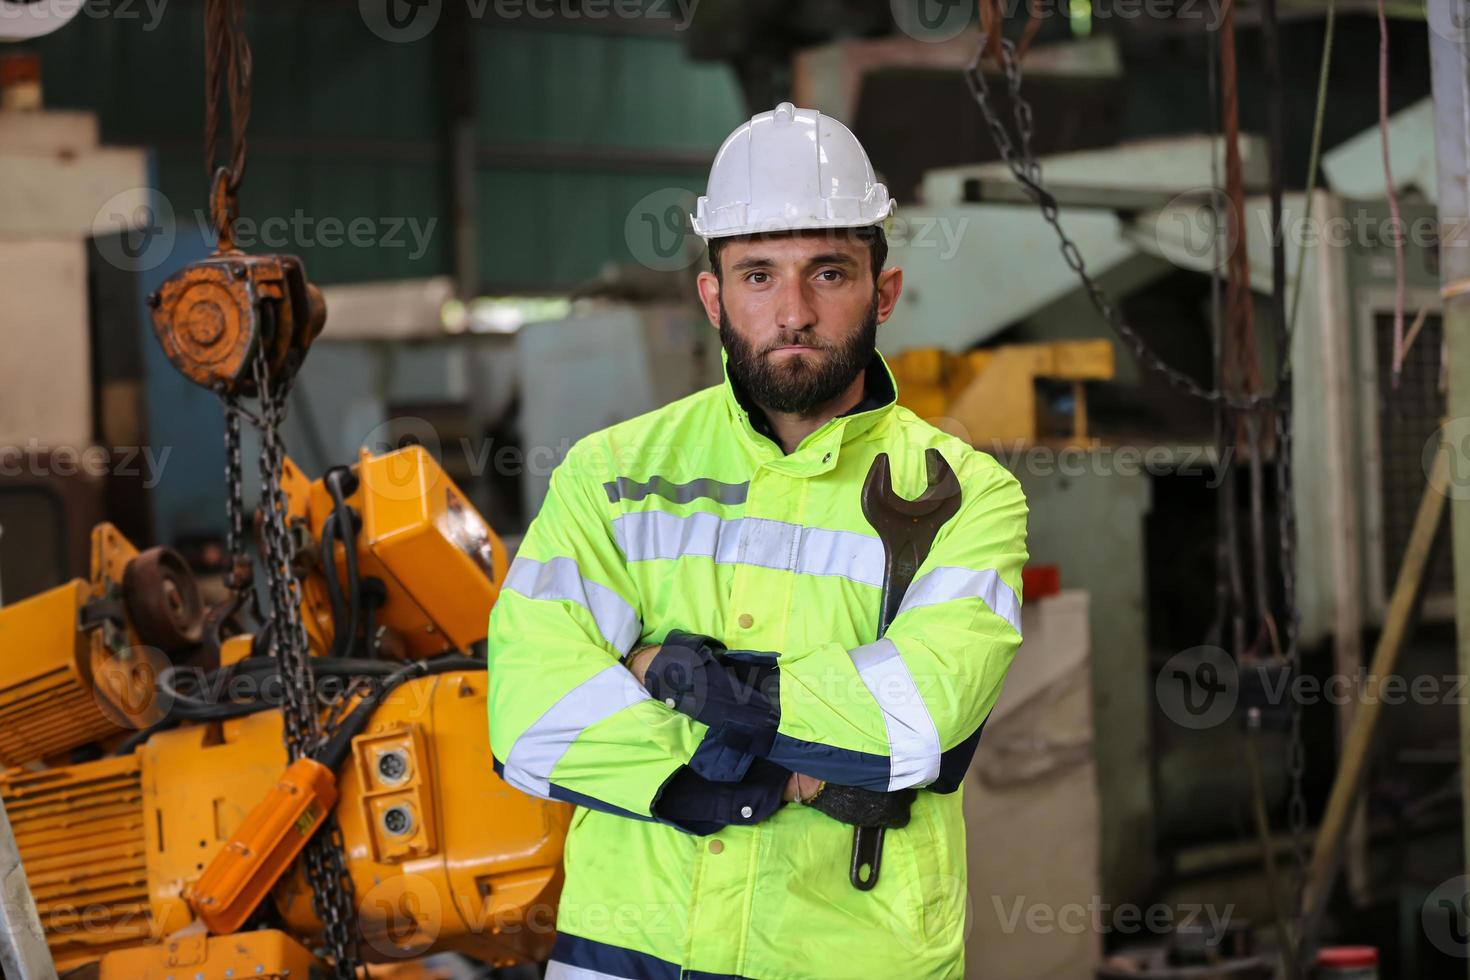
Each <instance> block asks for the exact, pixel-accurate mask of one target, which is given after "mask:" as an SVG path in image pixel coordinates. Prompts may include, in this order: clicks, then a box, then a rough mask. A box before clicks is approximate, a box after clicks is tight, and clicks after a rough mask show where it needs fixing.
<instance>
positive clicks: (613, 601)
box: [502, 557, 643, 653]
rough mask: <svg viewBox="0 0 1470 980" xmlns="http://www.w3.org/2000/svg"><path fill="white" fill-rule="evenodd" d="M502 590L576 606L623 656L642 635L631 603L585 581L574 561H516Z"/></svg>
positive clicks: (517, 559) (511, 566) (559, 559)
mask: <svg viewBox="0 0 1470 980" xmlns="http://www.w3.org/2000/svg"><path fill="white" fill-rule="evenodd" d="M502 588H506V589H509V590H510V591H512V592H518V593H520V594H521V595H523V596H525V597H526V598H527V599H547V600H565V601H567V602H575V603H576V604H577V605H579V606H581V607H582V608H583V609H586V610H587V611H588V612H590V613H591V614H592V618H593V619H594V620H596V621H597V631H598V632H599V633H601V634H602V638H603V639H604V640H606V641H607V642H608V643H609V644H611V645H612V646H613V647H614V648H616V649H617V650H618V652H620V653H627V652H628V651H629V650H631V649H633V644H634V643H635V642H637V640H638V634H639V633H641V632H642V631H643V627H642V625H641V624H640V623H639V621H638V613H637V612H635V611H634V610H633V607H632V606H630V605H629V604H628V601H627V600H626V599H624V598H623V597H622V596H620V595H618V594H617V593H616V592H614V591H613V590H612V589H610V588H608V587H607V586H605V585H601V584H599V583H597V582H593V581H591V580H589V579H585V578H583V577H582V569H581V568H579V567H578V565H577V562H576V560H575V559H572V558H565V557H563V558H553V559H551V560H550V561H544V562H542V561H536V560H534V559H531V558H525V557H517V558H516V560H515V561H513V562H511V563H510V571H509V572H508V573H507V574H506V576H505V585H504V586H502Z"/></svg>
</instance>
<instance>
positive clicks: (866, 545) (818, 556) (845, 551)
mask: <svg viewBox="0 0 1470 980" xmlns="http://www.w3.org/2000/svg"><path fill="white" fill-rule="evenodd" d="M612 523H613V534H614V536H615V537H616V538H617V542H618V545H619V546H620V547H621V548H622V549H623V554H624V555H625V556H627V559H628V561H655V560H660V559H661V560H666V561H672V560H674V559H676V558H689V557H699V558H713V559H714V560H715V562H716V563H717V564H721V565H736V564H739V565H755V566H758V567H760V568H774V569H777V570H780V571H786V572H796V573H798V574H801V575H835V576H838V577H840V578H845V579H850V580H851V581H854V582H860V583H862V584H863V585H871V586H873V587H875V588H876V587H879V586H881V585H882V584H883V543H882V542H881V541H879V540H878V539H877V537H875V536H873V535H870V534H858V533H856V532H854V531H833V530H829V529H827V528H821V527H802V526H800V525H798V524H788V523H786V522H785V521H772V520H768V519H766V518H763V517H743V518H742V517H736V518H731V519H728V520H722V519H721V518H719V517H718V516H716V515H714V514H707V513H703V512H701V513H698V514H687V515H679V514H668V513H665V512H663V511H643V512H641V513H636V514H623V515H621V516H619V517H615V518H613V522H612Z"/></svg>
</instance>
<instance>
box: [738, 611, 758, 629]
mask: <svg viewBox="0 0 1470 980" xmlns="http://www.w3.org/2000/svg"><path fill="white" fill-rule="evenodd" d="M736 622H737V623H739V624H740V628H741V629H743V630H748V629H750V628H751V627H752V626H754V625H755V617H754V616H752V615H751V614H750V613H741V614H740V618H739V619H737V620H736Z"/></svg>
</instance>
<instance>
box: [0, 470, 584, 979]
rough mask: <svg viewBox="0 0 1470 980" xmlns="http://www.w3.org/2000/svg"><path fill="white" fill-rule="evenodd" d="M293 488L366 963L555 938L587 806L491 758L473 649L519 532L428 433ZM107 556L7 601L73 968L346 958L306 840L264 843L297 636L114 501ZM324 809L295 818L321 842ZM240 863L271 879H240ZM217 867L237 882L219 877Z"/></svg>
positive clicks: (48, 881)
mask: <svg viewBox="0 0 1470 980" xmlns="http://www.w3.org/2000/svg"><path fill="white" fill-rule="evenodd" d="M281 486H282V488H283V489H284V491H285V493H286V500H287V503H288V511H289V515H290V517H289V521H288V524H289V527H290V529H291V531H292V534H293V537H294V539H295V541H296V547H295V549H294V551H295V555H294V559H295V565H296V570H297V574H298V576H299V579H300V583H301V592H300V596H301V606H300V607H301V612H302V621H303V626H304V627H305V631H306V634H307V637H308V645H309V652H310V654H311V657H310V661H311V663H312V665H313V676H314V678H315V680H316V682H317V683H316V690H315V694H316V697H317V700H318V701H319V704H320V710H321V712H322V714H323V717H324V719H325V720H326V721H327V722H330V723H331V726H330V727H329V730H330V731H332V732H334V733H335V734H336V735H337V736H338V739H337V742H338V744H339V745H340V746H341V747H342V751H341V752H340V753H339V754H340V756H341V761H340V764H337V765H334V766H330V767H322V768H323V770H324V771H325V772H326V773H327V775H326V781H327V787H328V790H329V792H328V793H327V795H326V796H324V797H321V799H323V800H329V801H330V802H329V803H328V805H327V806H326V809H328V810H331V811H332V812H334V813H335V816H336V823H337V825H338V826H339V827H340V833H341V852H342V854H343V856H344V859H345V867H346V870H347V873H348V875H349V876H350V878H351V883H352V891H353V893H354V894H355V899H356V902H355V905H356V911H357V915H356V920H357V921H356V933H357V936H358V938H359V940H360V952H361V956H362V960H363V961H364V962H366V963H370V964H371V963H395V962H399V963H401V962H403V961H405V960H412V959H416V958H419V957H422V956H425V955H428V954H431V953H434V952H440V951H457V952H461V953H464V954H466V955H468V956H471V957H473V958H475V959H477V960H480V961H483V962H485V963H487V964H491V965H509V964H514V963H517V962H526V961H536V960H541V959H544V958H545V957H546V955H547V954H548V952H549V949H550V944H551V941H552V939H553V938H554V936H553V932H552V925H553V923H554V920H555V915H554V911H555V906H556V900H557V897H558V894H559V891H560V886H561V878H560V858H561V849H562V843H563V840H564V837H565V832H566V828H567V824H568V821H569V819H570V813H571V808H570V807H569V806H566V805H564V804H558V803H550V802H547V801H543V800H536V799H533V798H532V797H529V796H527V795H525V794H523V793H521V792H519V791H517V790H515V789H513V788H511V787H510V786H508V785H507V784H505V783H504V782H502V781H501V780H500V779H499V777H497V776H496V775H495V773H494V771H493V768H492V763H491V758H490V747H489V738H488V732H487V719H486V681H485V673H484V669H483V650H482V649H477V648H479V647H481V646H482V643H483V640H484V637H485V632H486V621H487V619H488V613H489V610H490V608H491V606H492V605H493V603H494V601H495V597H496V595H497V594H498V590H499V586H500V583H501V581H502V580H503V578H504V576H505V572H506V557H505V553H504V549H503V548H502V546H501V543H500V541H499V540H498V539H497V538H496V536H495V534H494V532H493V531H491V529H490V528H489V527H488V525H487V524H486V523H485V521H484V520H483V519H482V518H481V517H480V515H479V514H478V513H477V512H476V511H475V509H474V508H473V507H472V506H471V505H470V503H469V502H468V501H467V500H466V499H465V498H464V496H463V495H462V494H461V492H460V491H459V489H458V488H457V487H456V486H454V484H453V483H452V482H451V481H450V480H449V479H448V477H447V476H446V475H445V474H444V472H443V471H442V470H441V469H440V468H439V465H438V464H437V462H435V460H434V459H433V458H432V457H431V456H430V455H429V454H428V453H427V452H425V451H424V450H423V449H422V448H421V447H418V446H409V447H406V448H403V449H400V450H397V451H395V452H392V453H388V454H386V455H383V456H377V457H373V456H370V455H368V454H366V453H364V454H363V455H362V456H361V458H360V459H359V460H358V462H357V465H356V466H354V467H352V468H351V469H347V468H339V469H338V470H335V471H333V472H332V473H330V474H329V475H328V477H327V478H324V479H321V480H317V481H309V480H307V479H306V477H305V476H303V475H302V474H301V473H300V472H299V471H298V470H296V468H295V467H294V466H292V465H291V464H290V462H289V460H288V461H286V463H285V465H284V467H283V472H282V479H281ZM344 491H346V492H344ZM338 518H340V520H339V519H338ZM344 529H345V530H344ZM344 539H345V540H344ZM92 564H93V567H92V574H91V578H90V581H83V580H80V579H79V580H76V581H73V582H69V583H67V584H65V585H62V586H60V587H58V588H56V589H53V590H51V591H49V592H46V593H43V594H41V595H38V596H35V597H33V598H31V599H28V600H26V601H23V602H19V603H16V604H14V605H12V606H9V607H7V608H5V609H0V649H3V650H4V651H5V656H4V657H0V763H3V765H4V766H6V767H8V768H7V769H6V770H5V771H4V773H3V774H0V797H3V799H4V802H5V806H6V809H7V811H8V813H9V817H10V821H11V823H12V825H13V827H14V831H15V835H16V839H17V842H18V844H19V846H20V850H21V856H22V860H23V864H24V868H25V871H26V874H27V876H28V878H29V882H30V886H31V889H32V892H33V894H34V895H35V898H36V902H37V906H38V911H39V913H40V918H41V923H42V926H43V928H44V930H45V933H46V940H47V943H48V945H49V947H50V949H51V952H52V955H53V957H54V958H55V960H56V963H57V966H58V968H59V969H60V970H61V971H63V973H65V972H66V971H69V970H73V969H77V970H79V971H80V972H81V975H89V976H100V977H101V978H104V980H124V978H126V980H141V978H155V977H156V978H158V980H163V978H165V977H171V976H172V977H193V978H209V980H216V978H217V980H224V978H229V977H247V976H256V977H262V976H263V977H285V976H288V975H289V976H291V977H305V976H309V975H318V974H321V975H326V974H327V973H329V971H330V968H329V967H328V965H327V964H326V963H325V962H324V961H323V960H322V959H321V958H320V957H319V956H318V955H316V954H315V953H314V952H313V947H314V946H315V945H316V943H317V942H318V941H319V939H320V935H321V932H322V923H321V922H320V921H319V920H318V918H317V916H316V914H315V912H314V911H313V906H312V901H311V889H310V886H309V885H308V884H307V880H306V876H305V875H304V873H303V871H302V864H303V863H304V862H302V861H295V862H294V863H293V862H290V861H285V862H280V863H279V866H271V865H270V864H269V862H268V861H266V860H265V858H266V857H267V855H263V854H256V853H254V851H253V849H252V848H253V846H254V845H253V844H252V843H251V842H252V841H253V840H258V839H259V838H258V837H257V838H252V837H251V834H252V833H253V832H254V831H252V829H251V828H252V827H254V828H257V829H258V827H259V826H260V825H261V824H260V823H259V821H260V820H266V821H267V823H268V822H269V818H270V817H271V816H272V815H273V814H274V815H279V814H280V813H281V812H283V811H282V810H281V809H280V805H279V803H280V797H281V796H282V795H283V794H284V796H287V797H289V796H292V795H294V794H298V793H300V792H301V791H302V790H301V788H300V787H294V788H293V787H290V786H287V785H286V783H285V782H284V781H283V775H284V774H286V773H287V772H288V771H289V770H288V767H287V756H286V749H285V746H284V744H283V739H282V712H281V710H280V708H279V703H280V698H279V694H278V693H277V694H276V695H273V694H272V685H273V684H274V685H276V686H277V687H279V683H280V680H281V672H280V670H279V669H278V666H279V665H278V662H277V659H276V658H275V657H274V656H271V655H269V653H268V651H267V650H266V649H263V647H266V646H268V644H267V643H262V642H260V640H261V637H260V636H259V635H254V636H253V635H250V634H248V633H237V634H234V635H230V633H231V627H230V624H229V623H228V622H221V621H220V618H219V616H218V615H217V610H207V609H205V607H204V604H203V603H202V602H201V601H200V597H199V589H198V586H197V584H196V583H195V581H194V578H193V576H192V573H191V572H190V571H189V568H188V566H187V565H186V564H185V563H184V562H183V561H182V560H181V559H180V558H179V556H178V555H176V554H175V553H173V552H171V551H169V550H167V549H152V550H150V551H145V552H143V553H142V554H139V553H138V552H137V551H136V550H135V549H134V548H133V547H132V545H130V544H129V543H128V542H127V541H126V540H125V539H124V538H123V537H122V535H120V534H119V533H118V532H117V530H116V529H115V528H113V527H112V526H111V525H105V524H104V525H100V526H99V527H98V528H97V529H96V531H95V532H94V535H93V563H92ZM347 624H355V625H352V626H349V625H347ZM348 628H351V629H352V630H353V635H352V636H346V635H344V631H345V630H346V629H348ZM267 639H268V638H267ZM401 675H407V676H401ZM393 678H400V679H399V680H393ZM333 681H335V682H337V684H336V687H333V686H332V684H331V683H330V682H333ZM348 682H351V685H352V686H351V687H349V686H348ZM375 684H376V689H374V685H375ZM364 705H365V706H366V707H363V710H361V711H358V710H354V709H357V708H359V707H362V706H364ZM354 718H356V721H354V720H353V719H354ZM81 759H85V760H86V761H78V760H81ZM309 761H310V760H305V759H303V760H300V762H298V765H299V764H300V763H301V762H309ZM294 768H295V767H292V769H293V770H294ZM283 786H286V788H284V789H283V788H282V787H283ZM317 788H318V789H320V788H321V787H317ZM308 795H309V791H308ZM303 799H304V798H303ZM263 801H264V802H263ZM297 802H298V803H299V802H301V800H298V801H297ZM311 805H312V803H311V800H309V799H308V800H306V802H305V805H304V806H301V807H298V810H296V811H291V812H293V813H299V812H304V811H306V810H309V809H310V807H311ZM323 816H325V814H324V813H317V814H315V815H314V819H313V820H312V821H311V823H310V827H309V828H308V827H306V826H305V825H302V826H301V827H299V828H298V827H296V825H295V824H294V823H290V822H288V823H287V825H286V828H285V830H286V833H285V837H282V836H281V835H280V834H277V838H276V839H278V840H285V839H287V838H289V837H290V836H291V834H292V833H296V836H297V837H299V838H300V839H301V840H304V839H305V837H307V836H309V833H310V831H311V830H314V829H315V827H316V826H319V825H320V823H321V818H322V817H323ZM252 820H255V821H256V822H255V823H254V824H252ZM298 830H300V831H301V832H299V833H297V831H298ZM293 846H294V848H295V850H294V851H292V853H291V856H293V857H294V854H295V852H296V851H299V850H300V841H297V842H296V843H295V844H294V845H293ZM242 868H243V869H244V872H243V873H247V874H248V877H249V881H250V882H252V883H253V884H254V885H255V886H257V887H259V891H258V893H250V892H249V891H248V889H245V890H241V889H240V888H235V890H234V891H231V890H230V889H231V887H232V886H231V885H230V884H229V882H230V881H235V882H236V883H237V884H238V882H239V881H240V880H243V879H241V878H239V876H238V874H237V875H236V876H235V877H233V878H232V877H231V875H232V873H234V872H241V869H242ZM262 868H264V870H262ZM221 869H222V870H221ZM211 872H214V879H213V880H214V882H215V887H219V888H223V891H222V892H217V891H214V890H211V888H210V887H201V885H202V884H203V885H205V886H208V885H210V881H211V879H210V877H209V874H210V873H211ZM220 880H225V882H226V883H225V885H223V886H219V884H218V883H219V881H220ZM205 893H208V894H205ZM225 893H228V895H230V896H232V897H233V900H234V903H235V911H236V912H238V913H239V914H238V915H237V918H238V919H239V921H238V923H237V924H235V925H234V926H232V928H231V929H230V930H228V931H227V932H226V934H224V935H218V934H211V933H216V932H218V931H219V930H218V929H217V928H215V929H211V928H209V927H207V925H206V923H207V922H209V921H212V920H211V917H210V916H209V915H208V914H206V913H207V912H208V904H207V903H208V902H209V901H211V896H216V895H217V894H225ZM216 925H217V923H216ZM313 971H315V972H313ZM372 975H374V976H378V975H384V976H386V975H389V974H387V973H382V974H380V973H379V972H378V971H377V970H376V969H374V970H373V973H372ZM392 975H393V976H405V975H408V974H405V973H402V972H397V973H393V974H392ZM424 975H427V974H424Z"/></svg>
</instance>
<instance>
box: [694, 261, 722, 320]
mask: <svg viewBox="0 0 1470 980" xmlns="http://www.w3.org/2000/svg"><path fill="white" fill-rule="evenodd" d="M699 301H700V302H701V303H703V304H704V315H705V316H707V317H709V322H710V326H712V327H714V328H715V329H716V330H718V329H720V280H719V279H718V278H717V277H716V276H715V274H714V273H713V272H701V273H700V274H699Z"/></svg>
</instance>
